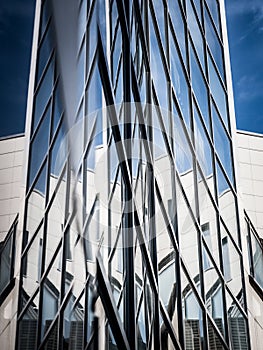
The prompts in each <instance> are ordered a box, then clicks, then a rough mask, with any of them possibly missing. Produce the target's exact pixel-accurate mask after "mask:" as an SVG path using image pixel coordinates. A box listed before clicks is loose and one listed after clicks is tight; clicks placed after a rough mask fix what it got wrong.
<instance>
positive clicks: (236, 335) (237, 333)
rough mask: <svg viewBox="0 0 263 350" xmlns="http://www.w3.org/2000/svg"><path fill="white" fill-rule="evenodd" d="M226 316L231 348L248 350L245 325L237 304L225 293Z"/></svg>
mask: <svg viewBox="0 0 263 350" xmlns="http://www.w3.org/2000/svg"><path fill="white" fill-rule="evenodd" d="M226 301H227V317H228V323H229V335H230V341H231V345H232V349H233V350H248V349H249V346H248V339H247V325H246V320H245V318H244V316H243V315H242V314H241V312H240V310H239V308H238V306H237V304H236V303H235V301H234V300H233V299H232V298H231V296H230V295H229V294H228V293H226Z"/></svg>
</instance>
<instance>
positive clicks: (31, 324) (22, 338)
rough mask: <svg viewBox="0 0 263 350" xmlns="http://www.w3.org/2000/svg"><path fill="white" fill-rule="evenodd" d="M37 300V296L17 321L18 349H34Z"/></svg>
mask: <svg viewBox="0 0 263 350" xmlns="http://www.w3.org/2000/svg"><path fill="white" fill-rule="evenodd" d="M38 299H39V295H37V296H36V297H35V298H34V299H33V300H32V301H31V302H30V304H29V306H28V308H27V311H26V312H25V314H24V316H23V317H22V319H21V320H20V321H19V333H18V349H19V350H31V349H35V348H36V341H37V320H38Z"/></svg>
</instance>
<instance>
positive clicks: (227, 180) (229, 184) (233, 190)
mask: <svg viewBox="0 0 263 350" xmlns="http://www.w3.org/2000/svg"><path fill="white" fill-rule="evenodd" d="M215 160H216V163H217V164H218V165H219V168H220V170H221V171H222V173H223V175H224V177H225V180H226V182H227V184H228V186H229V189H230V190H231V191H232V193H233V195H234V197H235V199H236V196H237V192H236V189H235V187H234V185H235V181H233V182H234V185H233V184H232V183H231V181H230V179H229V177H228V174H227V172H226V171H225V168H224V167H223V165H222V163H221V160H220V159H219V157H218V155H217V153H216V152H215ZM233 170H234V171H233V175H234V172H235V168H234V167H233Z"/></svg>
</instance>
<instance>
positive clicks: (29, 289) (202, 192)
mask: <svg viewBox="0 0 263 350" xmlns="http://www.w3.org/2000/svg"><path fill="white" fill-rule="evenodd" d="M74 3H75V4H74V7H75V8H74V11H73V12H72V14H71V16H70V15H68V17H67V11H66V9H63V8H62V5H63V4H62V2H59V1H57V2H56V1H51V0H45V1H42V2H41V19H40V23H39V28H38V44H37V67H36V74H35V83H34V96H33V112H32V122H31V131H30V140H29V158H28V176H27V187H26V200H25V216H24V225H23V246H22V257H21V271H20V285H19V307H18V317H17V332H16V347H17V349H21V350H22V349H23V350H25V349H37V348H38V349H186V350H188V349H189V350H190V349H234V350H245V349H250V345H249V342H250V341H249V337H248V322H247V310H246V296H245V291H244V272H243V261H242V248H241V239H240V227H239V226H240V225H239V218H238V206H237V193H236V182H235V171H234V168H233V166H234V165H233V152H232V132H231V128H230V125H231V123H230V116H229V104H228V88H227V85H226V71H225V62H224V50H225V48H224V44H225V43H224V42H223V39H222V37H223V36H222V28H221V13H220V6H219V1H218V0H168V1H162V0H133V1H132V0H128V1H118V0H105V1H104V0H93V1H92V0H79V1H77V0H76V1H75V2H74ZM58 4H59V5H58ZM221 5H222V4H221ZM59 6H60V11H61V13H63V14H64V12H63V11H64V10H65V16H64V17H65V18H64V21H62V23H61V26H62V25H63V24H64V25H65V33H66V32H67V31H66V27H67V26H68V27H69V28H71V26H72V33H73V34H74V40H73V42H74V47H75V52H73V53H72V50H71V51H70V54H69V56H74V57H73V59H72V61H70V58H69V57H67V55H66V57H65V55H64V56H63V55H62V54H61V51H63V50H64V53H65V52H67V46H66V44H67V38H66V37H64V38H63V35H62V37H61V31H60V33H59V31H58V29H57V28H58V25H60V24H59V21H60V20H61V19H59V15H58V11H56V8H58V7H59ZM63 6H64V5H63ZM65 7H67V5H65ZM74 16H75V17H76V18H74ZM62 32H63V30H62ZM73 34H72V35H73ZM65 36H66V34H65ZM61 39H63V40H61ZM68 40H69V44H68V45H69V47H70V38H69V39H68ZM61 41H63V48H61V46H60V45H61V44H60V43H61ZM62 49H63V50H62ZM68 51H69V49H68ZM67 60H68V61H67ZM66 64H68V67H66V68H65V66H66ZM72 75H74V79H73V80H72V85H71V86H69V85H70V84H69V81H70V77H71V76H72ZM74 81H75V83H76V86H75V85H74ZM69 96H71V97H72V103H70V101H69ZM69 103H70V108H69ZM254 256H255V254H254ZM254 270H255V275H256V274H257V268H256V267H255V268H254Z"/></svg>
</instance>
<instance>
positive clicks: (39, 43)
mask: <svg viewBox="0 0 263 350" xmlns="http://www.w3.org/2000/svg"><path fill="white" fill-rule="evenodd" d="M50 12H51V11H50ZM43 13H44V12H43V6H41V19H40V26H39V27H41V25H42V20H43V19H44V18H43ZM51 21H52V13H50V14H49V19H48V20H47V22H46V27H45V29H44V32H43V33H42V36H41V38H40V40H38V46H37V50H39V48H40V46H41V45H42V43H43V41H44V40H45V36H46V34H47V31H48V29H49V27H50V26H51V24H50V23H51ZM39 29H41V28H39ZM39 34H40V31H39Z"/></svg>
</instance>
